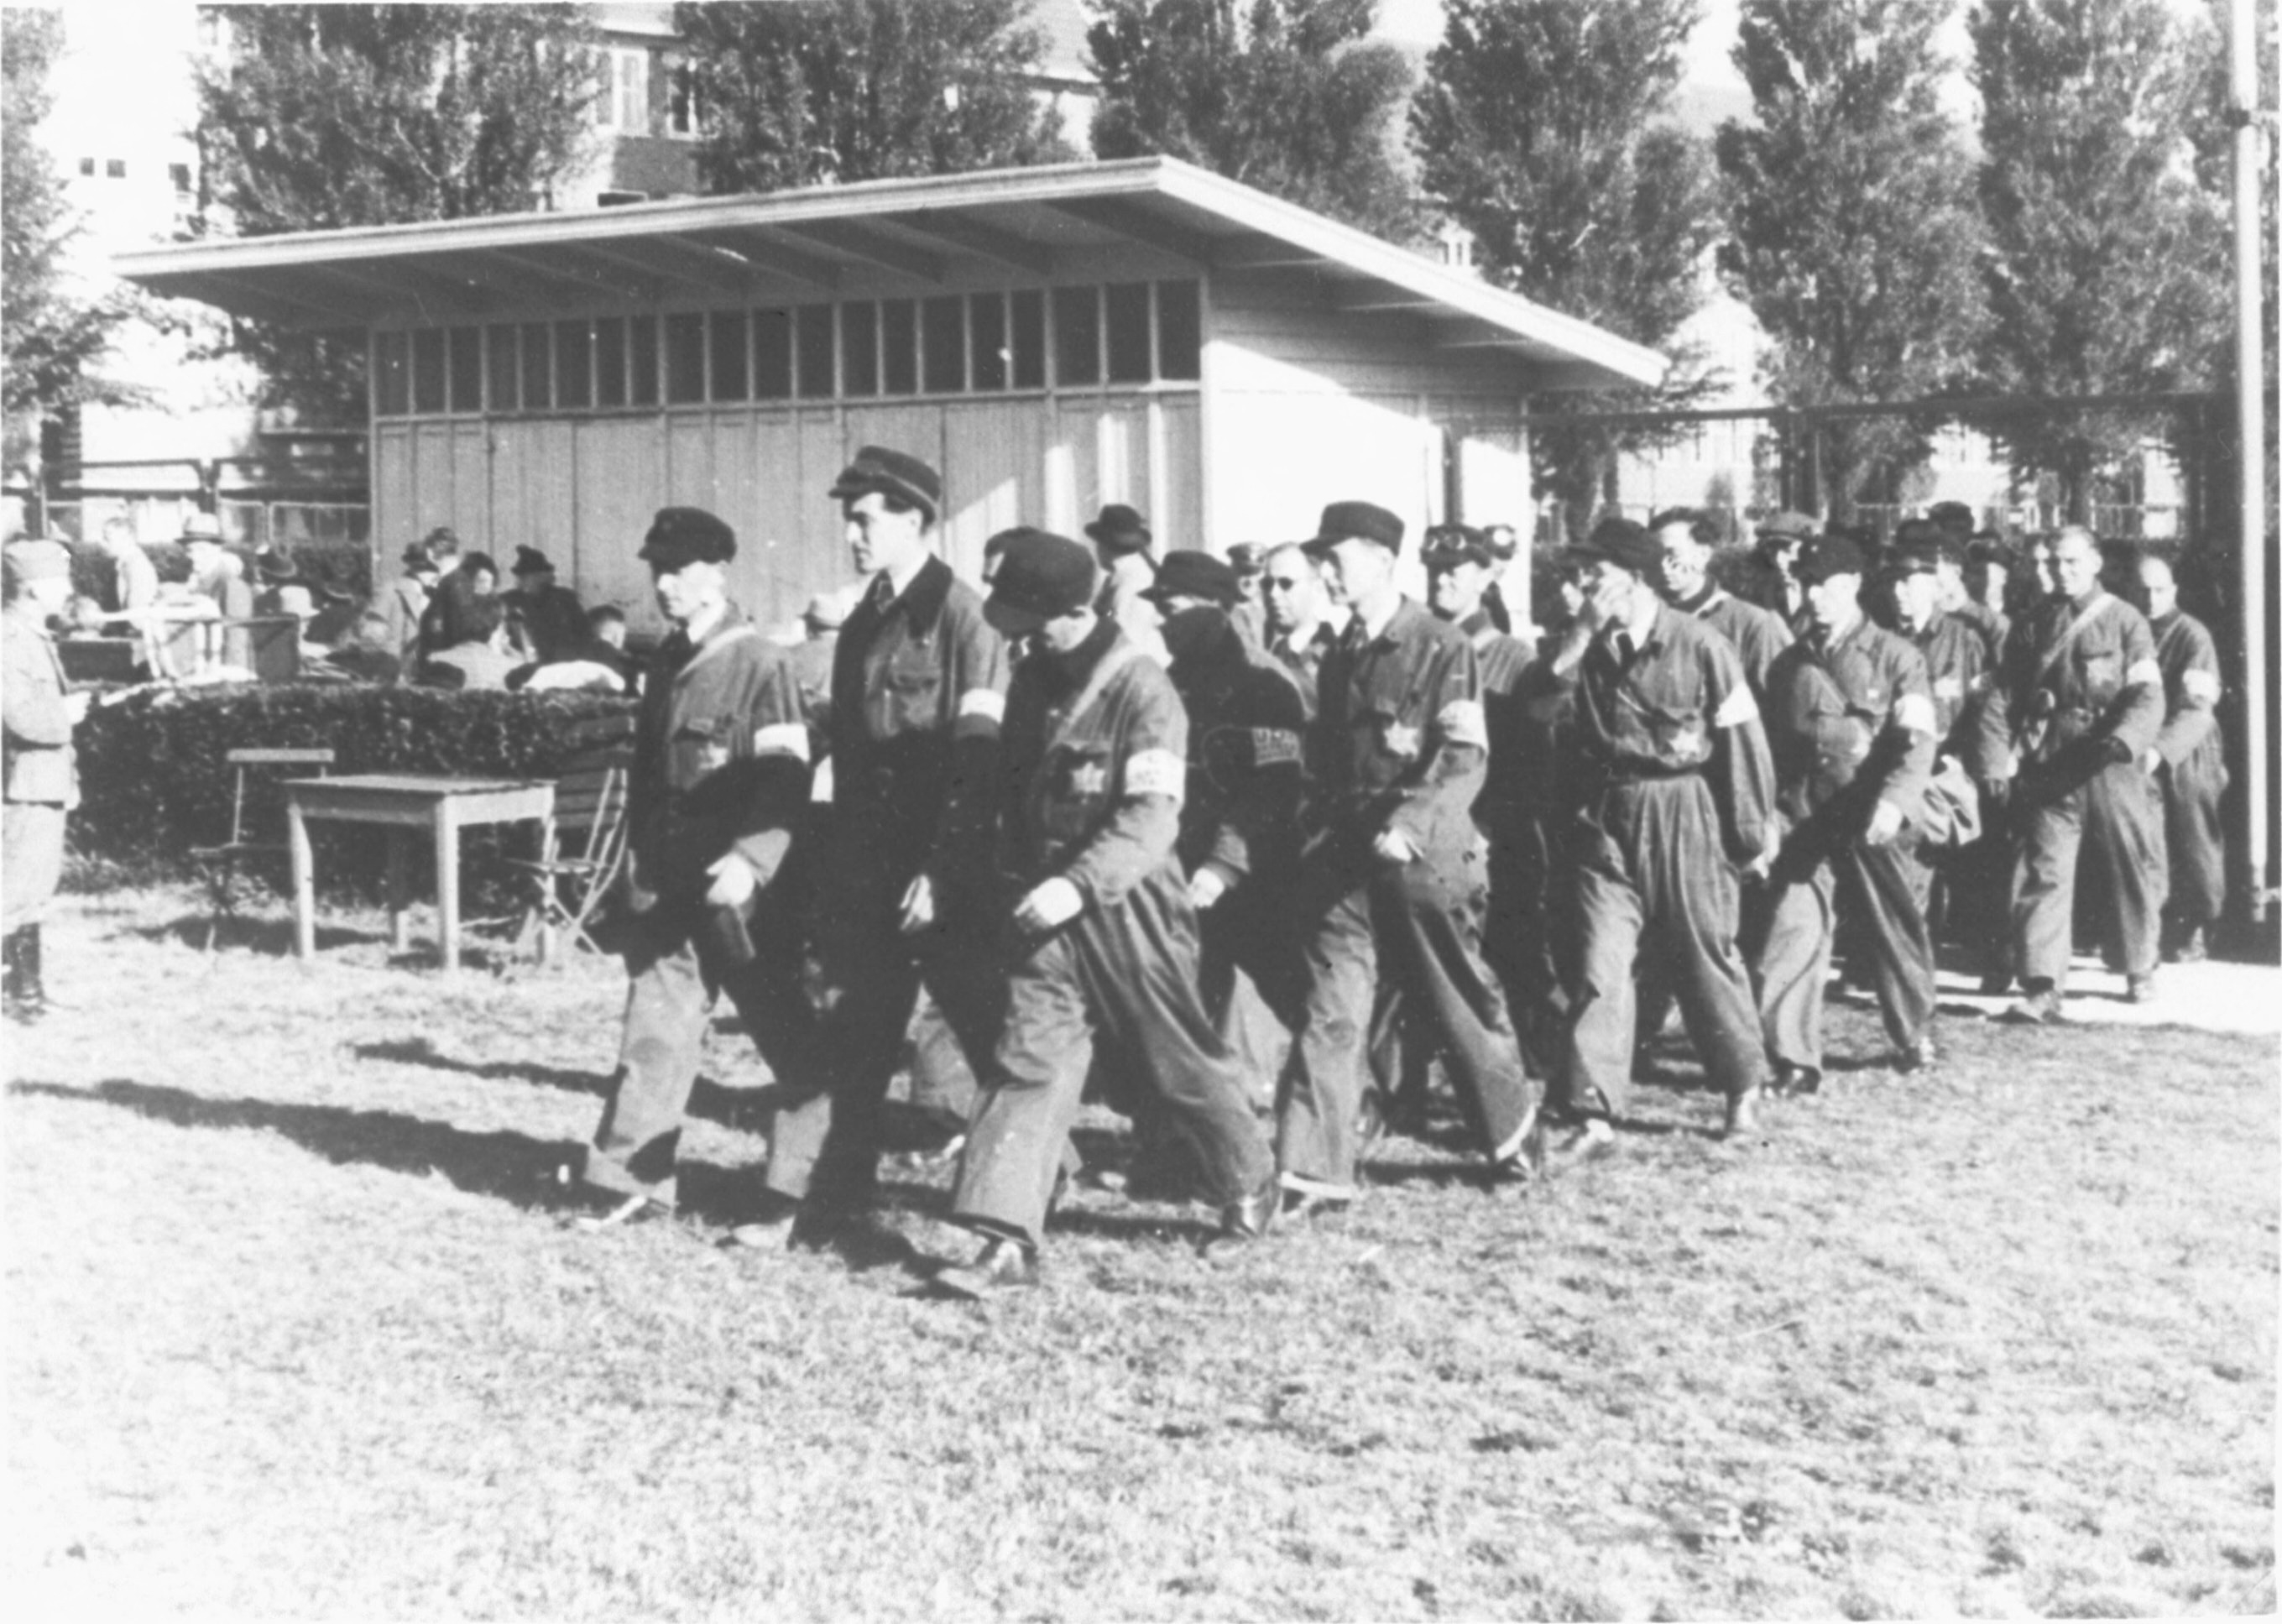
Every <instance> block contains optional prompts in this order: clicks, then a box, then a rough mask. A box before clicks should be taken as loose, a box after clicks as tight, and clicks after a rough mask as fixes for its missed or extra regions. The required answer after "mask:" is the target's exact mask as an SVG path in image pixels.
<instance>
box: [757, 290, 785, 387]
mask: <svg viewBox="0 0 2282 1624" xmlns="http://www.w3.org/2000/svg"><path fill="white" fill-rule="evenodd" d="M791 398H792V312H791V311H789V310H756V311H754V312H753V399H754V400H790V399H791Z"/></svg>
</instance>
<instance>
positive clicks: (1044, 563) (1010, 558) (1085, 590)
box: [984, 530, 1098, 624]
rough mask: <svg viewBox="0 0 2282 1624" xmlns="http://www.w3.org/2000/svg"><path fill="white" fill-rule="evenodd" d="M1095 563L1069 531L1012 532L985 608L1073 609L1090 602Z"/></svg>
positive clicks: (1054, 612) (1043, 613) (1056, 612)
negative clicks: (1062, 534)
mask: <svg viewBox="0 0 2282 1624" xmlns="http://www.w3.org/2000/svg"><path fill="white" fill-rule="evenodd" d="M1097 568H1098V566H1097V565H1096V564H1095V563H1094V561H1093V553H1092V551H1091V549H1090V548H1086V547H1084V546H1083V545H1082V544H1081V543H1079V542H1075V541H1073V540H1070V539H1069V538H1068V537H1067V536H1058V535H1055V534H1053V533H1052V532H1048V531H1044V530H1033V531H1030V532H1028V533H1025V534H1018V535H1014V536H1011V537H1009V538H1008V539H1007V541H1006V546H1005V550H1004V551H1002V552H1001V553H1000V554H999V556H998V568H997V572H996V573H994V574H993V575H992V576H991V578H990V599H989V601H988V602H986V603H985V604H984V608H985V610H997V611H1008V610H1011V611H1013V612H1014V613H1016V614H1021V615H1035V616H1036V617H1037V618H1040V619H1042V620H1053V619H1057V618H1059V617H1061V616H1063V615H1072V614H1075V613H1076V612H1077V611H1078V610H1082V609H1084V608H1086V607H1087V606H1088V605H1090V604H1091V602H1093V594H1094V576H1095V572H1096V570H1097ZM994 624H996V623H995V622H994Z"/></svg>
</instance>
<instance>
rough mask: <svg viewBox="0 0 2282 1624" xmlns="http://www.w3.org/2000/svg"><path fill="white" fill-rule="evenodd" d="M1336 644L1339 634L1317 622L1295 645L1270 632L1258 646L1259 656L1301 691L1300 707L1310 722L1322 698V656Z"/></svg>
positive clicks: (1280, 634) (1286, 638)
mask: <svg viewBox="0 0 2282 1624" xmlns="http://www.w3.org/2000/svg"><path fill="white" fill-rule="evenodd" d="M1337 641H1339V635H1338V633H1335V632H1333V631H1332V630H1331V627H1329V626H1325V625H1323V624H1322V623H1321V622H1317V623H1316V628H1315V629H1314V630H1313V631H1312V632H1310V633H1308V635H1307V636H1306V637H1305V638H1302V639H1301V640H1300V641H1299V642H1297V643H1296V644H1295V643H1293V642H1292V641H1290V639H1289V636H1288V634H1286V633H1269V635H1268V641H1266V642H1265V643H1263V644H1262V645H1261V658H1262V659H1263V660H1264V661H1267V662H1269V663H1270V664H1273V665H1274V666H1275V668H1276V669H1277V671H1280V672H1283V673H1284V674H1285V676H1286V677H1288V678H1289V679H1290V680H1291V682H1292V687H1293V688H1297V689H1298V690H1299V691H1300V709H1301V710H1302V711H1305V712H1306V713H1307V717H1308V720H1309V721H1311V722H1312V721H1314V720H1315V719H1316V701H1317V700H1318V698H1319V697H1320V695H1321V689H1322V683H1323V656H1324V655H1326V654H1328V653H1329V652H1330V651H1331V645H1332V644H1334V643H1336V642H1337Z"/></svg>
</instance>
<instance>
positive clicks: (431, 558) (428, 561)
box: [399, 541, 436, 570]
mask: <svg viewBox="0 0 2282 1624" xmlns="http://www.w3.org/2000/svg"><path fill="white" fill-rule="evenodd" d="M399 562H400V563H402V564H403V565H404V567H405V568H406V569H407V570H432V569H434V568H435V567H436V555H435V554H433V553H431V552H430V551H429V550H428V544H427V543H426V542H424V541H408V542H407V543H405V547H404V556H403V557H402V559H400V561H399Z"/></svg>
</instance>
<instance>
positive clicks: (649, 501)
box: [548, 417, 666, 628]
mask: <svg viewBox="0 0 2282 1624" xmlns="http://www.w3.org/2000/svg"><path fill="white" fill-rule="evenodd" d="M660 432H661V430H660V427H659V424H658V423H657V422H656V419H654V418H637V417H594V418H588V419H586V420H585V421H583V422H579V423H576V424H575V425H574V428H573V435H572V448H571V449H572V460H573V477H574V480H575V485H576V490H577V503H576V512H577V517H578V529H577V532H576V533H575V535H572V536H569V537H566V538H565V539H564V540H565V543H566V545H565V546H564V548H563V549H562V550H559V551H556V552H553V553H550V554H549V555H548V556H550V557H552V558H553V559H554V560H555V570H556V573H557V575H558V577H559V579H562V580H563V582H564V583H565V584H566V585H569V586H571V587H576V588H577V590H578V595H579V596H580V597H581V598H584V599H585V600H586V603H587V604H588V606H589V607H592V606H593V605H594V604H597V603H615V604H617V606H618V607H619V608H620V609H622V610H625V611H626V616H627V618H628V619H630V620H632V621H633V622H634V624H636V625H637V626H647V627H652V628H655V627H656V626H660V625H661V624H662V623H661V622H660V621H659V619H658V617H657V610H656V605H655V603H654V602H652V600H651V596H650V587H649V571H648V566H647V565H645V564H644V563H642V562H641V560H640V558H639V557H637V556H635V555H636V553H637V552H638V551H639V550H640V547H641V539H642V537H643V535H644V534H645V533H646V532H648V529H649V524H650V520H651V519H652V518H653V517H656V513H657V510H658V509H660V508H662V507H664V506H665V505H666V504H665V503H664V501H662V500H660V498H659V495H658V436H659V434H660Z"/></svg>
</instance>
